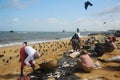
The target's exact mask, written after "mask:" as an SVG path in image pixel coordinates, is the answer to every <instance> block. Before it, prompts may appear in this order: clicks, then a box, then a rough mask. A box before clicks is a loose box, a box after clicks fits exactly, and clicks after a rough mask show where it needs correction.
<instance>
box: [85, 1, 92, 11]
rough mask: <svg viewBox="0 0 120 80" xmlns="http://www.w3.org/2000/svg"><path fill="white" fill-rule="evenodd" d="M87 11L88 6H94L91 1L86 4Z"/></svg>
mask: <svg viewBox="0 0 120 80" xmlns="http://www.w3.org/2000/svg"><path fill="white" fill-rule="evenodd" d="M84 5H85V9H86V10H87V8H88V6H93V4H92V3H91V2H89V1H87V2H85V4H84Z"/></svg>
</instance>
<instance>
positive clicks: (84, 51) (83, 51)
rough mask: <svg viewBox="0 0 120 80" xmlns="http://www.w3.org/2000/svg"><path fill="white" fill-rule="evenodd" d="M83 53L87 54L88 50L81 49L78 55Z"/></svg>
mask: <svg viewBox="0 0 120 80" xmlns="http://www.w3.org/2000/svg"><path fill="white" fill-rule="evenodd" d="M84 54H88V52H87V51H86V50H82V51H81V52H80V55H84Z"/></svg>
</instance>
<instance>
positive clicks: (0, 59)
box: [0, 35, 120, 80]
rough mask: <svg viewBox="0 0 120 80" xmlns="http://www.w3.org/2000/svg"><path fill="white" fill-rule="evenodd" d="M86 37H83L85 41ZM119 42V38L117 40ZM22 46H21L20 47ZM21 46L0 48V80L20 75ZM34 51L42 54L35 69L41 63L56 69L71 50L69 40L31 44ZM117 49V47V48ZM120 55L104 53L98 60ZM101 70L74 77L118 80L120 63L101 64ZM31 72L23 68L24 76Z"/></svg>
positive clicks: (86, 79) (11, 79)
mask: <svg viewBox="0 0 120 80" xmlns="http://www.w3.org/2000/svg"><path fill="white" fill-rule="evenodd" d="M95 37H96V39H97V40H102V39H103V38H104V37H103V36H100V35H99V36H95ZM87 38H88V37H83V38H82V40H86V39H87ZM117 40H119V42H120V38H117ZM21 46H22V45H21ZM21 46H10V47H4V48H0V55H2V56H0V80H16V79H17V78H18V77H19V75H20V62H19V50H20V47H21ZM30 46H32V47H33V48H34V49H36V50H37V51H38V52H40V53H41V54H42V57H41V58H40V59H38V60H36V64H35V65H36V69H38V68H40V67H39V64H41V63H43V62H50V64H49V65H51V67H50V66H49V65H48V66H46V67H49V68H53V67H56V64H57V60H58V59H60V58H61V57H62V55H63V53H64V52H66V51H68V50H71V49H72V47H71V45H69V39H66V40H58V41H52V42H44V43H35V44H31V45H30ZM118 47H119V46H118ZM116 55H120V49H115V50H114V51H113V52H106V53H105V54H104V55H103V56H102V57H100V59H104V60H108V59H109V58H111V57H113V56H116ZM94 61H95V62H96V61H98V62H99V63H100V66H101V68H99V69H94V70H93V71H92V72H91V73H84V72H77V73H75V75H77V76H79V77H80V78H81V79H82V80H96V79H100V80H119V79H120V63H116V62H101V61H99V60H96V59H95V60H94ZM31 72H32V69H31V67H27V66H26V67H25V69H24V74H25V75H27V74H29V73H31Z"/></svg>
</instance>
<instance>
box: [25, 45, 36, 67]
mask: <svg viewBox="0 0 120 80" xmlns="http://www.w3.org/2000/svg"><path fill="white" fill-rule="evenodd" d="M25 52H26V54H27V55H28V56H27V58H26V59H25V64H27V65H28V66H31V65H30V63H29V61H32V63H33V64H34V63H35V61H34V54H35V52H36V50H35V49H33V48H32V47H30V46H26V47H25Z"/></svg>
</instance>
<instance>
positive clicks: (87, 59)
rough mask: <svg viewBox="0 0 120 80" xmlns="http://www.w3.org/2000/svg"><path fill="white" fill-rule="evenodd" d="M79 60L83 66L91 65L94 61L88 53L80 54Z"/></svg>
mask: <svg viewBox="0 0 120 80" xmlns="http://www.w3.org/2000/svg"><path fill="white" fill-rule="evenodd" d="M80 60H81V62H82V65H83V66H84V67H93V66H94V63H93V61H92V59H91V58H90V57H89V55H88V54H84V55H81V56H80Z"/></svg>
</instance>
